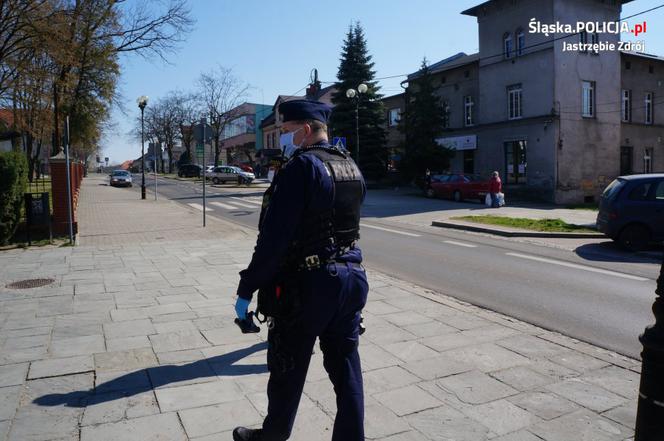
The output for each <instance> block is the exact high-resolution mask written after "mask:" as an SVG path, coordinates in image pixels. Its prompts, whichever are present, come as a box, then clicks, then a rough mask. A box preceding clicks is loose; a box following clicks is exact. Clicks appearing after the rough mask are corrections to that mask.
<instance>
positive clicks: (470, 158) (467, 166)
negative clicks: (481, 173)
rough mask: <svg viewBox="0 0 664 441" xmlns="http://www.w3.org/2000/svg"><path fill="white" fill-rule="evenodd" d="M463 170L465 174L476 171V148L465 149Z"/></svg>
mask: <svg viewBox="0 0 664 441" xmlns="http://www.w3.org/2000/svg"><path fill="white" fill-rule="evenodd" d="M463 172H464V174H473V173H475V150H464V151H463Z"/></svg>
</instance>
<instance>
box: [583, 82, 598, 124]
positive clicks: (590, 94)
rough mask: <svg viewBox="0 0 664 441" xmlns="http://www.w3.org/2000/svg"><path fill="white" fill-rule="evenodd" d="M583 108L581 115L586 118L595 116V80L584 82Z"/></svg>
mask: <svg viewBox="0 0 664 441" xmlns="http://www.w3.org/2000/svg"><path fill="white" fill-rule="evenodd" d="M582 98H583V99H582V110H581V115H583V116H584V117H585V118H594V117H595V82H594V81H584V82H583V96H582Z"/></svg>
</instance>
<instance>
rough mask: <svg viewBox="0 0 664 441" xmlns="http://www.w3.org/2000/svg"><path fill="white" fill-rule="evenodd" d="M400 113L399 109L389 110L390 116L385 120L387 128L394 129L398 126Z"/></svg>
mask: <svg viewBox="0 0 664 441" xmlns="http://www.w3.org/2000/svg"><path fill="white" fill-rule="evenodd" d="M400 112H401V109H400V108H398V107H397V108H394V109H390V114H389V117H388V120H387V125H388V127H396V126H397V125H398V124H399V113H400Z"/></svg>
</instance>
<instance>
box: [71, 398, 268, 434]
mask: <svg viewBox="0 0 664 441" xmlns="http://www.w3.org/2000/svg"><path fill="white" fill-rule="evenodd" d="M178 414H179V415H180V419H181V420H182V424H183V426H184V428H185V430H186V432H187V435H188V436H189V437H191V438H195V437H202V436H206V435H212V434H215V433H219V432H224V431H230V430H233V428H235V427H237V426H248V427H251V426H254V425H259V424H261V423H262V422H263V418H262V417H261V416H260V415H259V413H258V411H256V409H254V407H253V406H252V405H251V403H250V402H249V401H248V400H246V399H243V400H238V401H230V402H226V403H221V404H218V405H215V406H207V407H199V408H196V409H187V410H182V411H180V412H178ZM82 441H83V440H82Z"/></svg>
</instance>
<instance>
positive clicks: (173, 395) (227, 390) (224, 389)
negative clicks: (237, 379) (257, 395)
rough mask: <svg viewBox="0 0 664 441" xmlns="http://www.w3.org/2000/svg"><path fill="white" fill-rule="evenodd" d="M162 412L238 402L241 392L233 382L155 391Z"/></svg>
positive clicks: (218, 382) (191, 385)
mask: <svg viewBox="0 0 664 441" xmlns="http://www.w3.org/2000/svg"><path fill="white" fill-rule="evenodd" d="M155 394H156V396H157V401H158V402H159V408H160V409H161V410H162V412H172V411H176V410H182V409H191V408H194V407H203V406H210V405H214V404H220V403H228V402H231V401H240V400H241V399H242V398H243V394H242V391H241V390H240V388H239V387H238V386H237V385H236V384H235V383H233V382H221V381H217V382H211V383H201V384H190V385H186V386H176V387H168V388H163V389H158V390H156V391H155Z"/></svg>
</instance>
